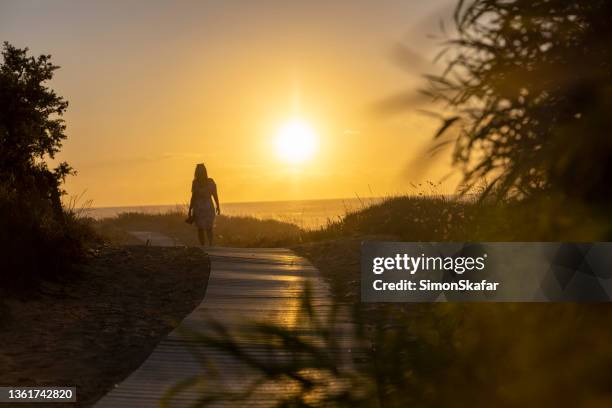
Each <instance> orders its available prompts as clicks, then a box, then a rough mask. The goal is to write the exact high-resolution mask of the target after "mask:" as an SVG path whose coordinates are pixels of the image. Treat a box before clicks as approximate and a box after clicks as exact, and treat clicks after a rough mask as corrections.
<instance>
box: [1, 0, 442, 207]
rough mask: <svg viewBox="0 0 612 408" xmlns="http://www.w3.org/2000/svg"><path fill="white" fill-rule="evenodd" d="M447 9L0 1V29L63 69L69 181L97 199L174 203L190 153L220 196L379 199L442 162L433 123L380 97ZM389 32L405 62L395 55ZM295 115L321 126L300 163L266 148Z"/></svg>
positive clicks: (409, 83)
mask: <svg viewBox="0 0 612 408" xmlns="http://www.w3.org/2000/svg"><path fill="white" fill-rule="evenodd" d="M453 5H454V2H453V1H450V0H429V1H426V2H425V1H423V2H421V1H409V0H393V1H391V0H388V1H373V0H372V1H361V0H352V1H349V0H344V1H271V0H268V1H261V0H257V1H246V0H244V1H233V0H223V1H221V0H218V1H151V0H149V1H90V2H82V1H60V0H53V1H42V0H41V1H23V0H20V1H17V0H15V1H7V0H0V40H3V41H4V40H6V41H9V42H11V43H12V44H14V45H15V46H18V47H25V46H28V47H30V49H31V50H32V52H33V53H36V54H40V53H50V54H52V55H53V58H54V62H55V63H56V64H58V65H60V66H61V67H62V68H61V69H60V70H59V71H57V75H56V78H55V79H54V81H53V83H52V87H53V88H54V89H56V91H57V92H58V93H59V94H60V95H63V96H64V97H65V98H66V99H68V100H69V102H70V107H69V111H68V113H67V115H66V120H67V124H68V131H67V133H68V137H69V139H68V140H67V141H66V143H65V144H64V149H63V152H62V154H61V156H60V158H61V159H62V160H67V161H68V162H69V163H70V164H72V166H73V167H74V168H76V170H77V171H78V175H77V176H76V177H71V178H70V179H69V181H68V183H67V190H68V191H69V193H70V194H71V195H76V194H82V193H84V197H85V198H86V199H91V200H93V203H94V206H115V205H146V204H174V203H184V202H186V201H187V200H188V197H189V188H190V185H191V184H190V183H191V178H192V176H193V168H194V165H195V163H198V162H204V163H206V166H207V168H208V170H209V175H210V176H211V177H213V178H214V179H215V181H216V182H217V184H218V187H219V193H220V198H221V201H225V202H232V201H262V200H291V199H312V198H339V197H355V196H356V195H359V196H371V195H375V196H381V195H387V194H396V193H402V192H410V191H413V188H412V187H411V186H410V182H418V181H420V180H423V179H427V180H432V181H437V180H439V179H440V178H441V177H442V176H444V175H445V174H447V173H448V172H449V166H448V160H447V159H445V158H442V159H441V160H436V161H435V162H432V163H433V165H429V166H425V165H424V164H425V163H427V162H428V161H429V160H422V159H423V155H424V152H425V150H426V146H427V144H428V141H429V140H430V138H431V135H432V134H433V132H434V130H435V128H436V126H437V123H436V122H434V121H433V120H432V119H431V118H429V117H427V116H424V115H422V114H420V113H418V112H417V111H416V110H415V109H412V110H411V109H406V111H405V112H402V113H400V114H395V115H381V114H380V113H376V109H375V106H377V103H379V102H380V101H381V100H384V99H385V98H387V97H389V96H390V95H393V94H396V93H398V92H402V91H411V90H413V91H414V92H416V89H417V88H418V87H419V86H420V84H421V83H422V80H421V79H420V73H423V72H426V71H430V70H432V69H434V68H433V67H431V66H429V65H428V64H427V63H426V62H425V63H424V62H423V61H429V60H431V59H432V57H433V55H434V54H435V52H436V51H437V50H439V48H436V44H438V43H439V41H435V40H431V39H428V38H427V35H428V34H436V33H438V32H439V26H438V20H439V19H440V18H441V17H444V16H446V17H447V16H449V14H450V12H451V11H452V7H453ZM398 44H405V45H406V46H407V47H408V48H409V50H410V52H414V54H415V57H414V64H411V63H410V62H409V63H408V64H406V61H404V64H403V67H400V66H399V65H398V64H397V63H396V62H394V60H393V58H392V57H391V56H392V55H393V50H394V49H396V47H397V46H398ZM406 65H408V66H406ZM292 118H299V119H300V120H301V121H302V122H303V123H306V124H307V125H308V126H309V128H310V129H312V132H313V133H315V134H316V139H317V147H316V149H315V151H314V153H313V154H312V156H311V157H309V158H307V159H305V160H304V161H303V162H301V163H287V162H286V160H283V159H286V158H283V157H282V156H279V154H278V152H277V149H276V148H275V138H276V136H277V133H278V130H279V128H281V127H282V126H283V125H284V124H286V123H287V121H289V120H291V119H292ZM418 159H421V160H418ZM415 160H417V161H416V162H415ZM411 163H412V164H411ZM415 163H417V165H415ZM451 190H452V183H451V182H447V183H446V184H445V185H443V186H441V187H440V189H439V191H440V192H449V191H451Z"/></svg>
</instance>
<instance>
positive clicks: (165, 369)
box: [95, 231, 348, 408]
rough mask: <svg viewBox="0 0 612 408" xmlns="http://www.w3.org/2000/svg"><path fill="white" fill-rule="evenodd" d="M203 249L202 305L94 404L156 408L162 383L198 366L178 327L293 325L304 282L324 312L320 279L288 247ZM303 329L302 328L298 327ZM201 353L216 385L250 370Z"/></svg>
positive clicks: (263, 401)
mask: <svg viewBox="0 0 612 408" xmlns="http://www.w3.org/2000/svg"><path fill="white" fill-rule="evenodd" d="M132 234H133V235H134V236H136V237H138V238H139V239H141V240H143V242H148V245H152V246H156V245H157V246H167V245H174V244H175V242H174V241H173V240H172V239H170V238H168V237H165V236H163V235H162V234H159V233H152V232H144V231H138V232H132ZM206 252H208V253H209V255H210V259H211V274H210V279H209V282H208V287H207V290H206V295H205V297H204V300H203V301H202V303H201V304H200V305H199V306H197V307H196V308H195V309H194V310H193V312H192V313H191V314H189V315H188V316H187V317H186V318H185V319H184V320H183V321H182V322H181V323H180V324H179V326H178V327H177V328H176V329H175V330H174V331H172V332H171V333H170V334H169V335H168V336H167V337H166V338H164V339H163V340H162V341H161V342H160V343H159V344H158V346H157V347H156V348H155V349H154V351H153V352H152V354H151V355H150V356H149V357H148V358H147V360H145V362H144V363H143V364H142V365H141V366H140V368H138V369H137V370H136V371H134V372H133V373H132V374H131V375H129V376H128V377H127V378H126V379H125V380H124V381H122V382H121V383H120V384H118V385H116V387H115V388H114V389H112V390H111V391H110V392H108V393H107V394H106V395H105V396H104V397H103V398H101V399H100V400H99V401H98V402H97V404H96V405H95V406H96V407H99V408H104V407H113V408H117V407H136V406H137V407H157V406H159V401H160V398H161V397H162V395H164V392H165V391H166V390H167V388H168V387H170V386H173V385H175V384H176V383H177V382H179V381H181V380H185V379H186V378H189V377H191V376H194V375H197V374H201V373H202V372H203V369H202V365H201V363H200V362H199V361H198V359H197V358H196V357H195V356H194V353H193V350H194V348H195V349H197V348H198V347H202V346H199V345H198V344H197V343H196V342H195V341H194V340H193V338H190V337H189V336H186V335H185V334H184V331H183V330H182V329H190V330H198V331H201V332H206V331H207V330H210V327H209V326H210V323H209V320H208V317H213V318H214V319H216V320H217V321H220V322H223V323H224V324H225V325H226V326H227V327H228V328H230V330H232V329H235V328H238V327H240V325H242V324H243V323H244V321H245V319H247V320H253V319H255V320H264V319H265V320H266V321H272V322H275V323H277V324H280V325H284V326H290V327H292V328H296V325H299V324H300V322H299V321H298V320H297V319H296V317H297V312H298V310H299V308H300V299H299V295H300V294H301V293H302V290H303V287H304V283H305V281H309V282H310V284H311V288H312V294H313V304H314V306H315V308H316V309H317V310H319V311H326V310H329V306H330V305H331V297H330V294H329V291H328V287H327V284H326V283H325V282H324V281H323V279H322V278H321V277H320V276H319V274H318V271H317V270H316V269H315V268H314V267H313V266H312V265H310V264H309V263H308V262H307V261H306V260H305V259H304V258H301V257H299V256H297V255H295V254H294V253H293V252H292V251H290V250H288V249H276V248H275V249H263V248H257V249H250V248H221V247H219V248H215V247H213V248H207V249H206ZM202 284H205V282H203V283H202ZM143 289H145V288H143ZM347 324H348V323H347ZM297 328H298V329H301V328H300V327H297ZM304 330H309V329H308V328H307V327H304ZM240 341H242V344H241V346H242V347H244V348H245V349H246V350H248V352H252V353H254V354H257V353H260V352H261V351H262V350H263V348H262V347H263V346H264V345H262V344H255V343H253V344H249V343H248V340H240ZM203 351H204V353H205V354H206V356H207V359H211V360H212V361H213V363H214V366H215V368H216V369H217V370H218V372H219V373H220V378H221V380H222V381H223V386H224V387H226V388H228V389H232V390H240V389H244V388H246V384H248V383H249V382H250V381H252V379H253V378H252V376H253V373H252V372H249V371H246V370H245V369H244V366H243V365H242V364H239V363H238V362H237V361H235V360H233V359H232V358H231V357H228V356H227V355H224V354H221V353H218V352H216V351H215V350H208V349H206V350H203ZM284 387H290V385H288V384H274V386H272V387H268V388H267V389H266V388H263V389H262V391H261V392H258V393H257V394H256V395H254V396H253V397H252V398H251V399H250V400H249V401H248V404H247V405H248V406H268V405H270V402H271V401H273V400H274V395H271V394H270V393H272V394H276V393H285V392H288V391H289V390H288V389H285V388H284ZM199 397H202V394H199V393H198V392H196V391H195V390H193V391H191V392H187V391H186V392H184V393H182V394H180V395H179V396H178V397H177V399H176V400H173V404H172V406H189V405H190V404H193V403H194V402H195V401H196V400H197V399H198V398H199ZM235 403H237V402H235V401H234V404H235ZM239 404H240V403H239ZM231 405H232V404H228V405H227V406H231ZM240 405H243V404H240ZM215 406H216V405H215Z"/></svg>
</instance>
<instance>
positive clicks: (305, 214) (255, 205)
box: [83, 197, 382, 229]
mask: <svg viewBox="0 0 612 408" xmlns="http://www.w3.org/2000/svg"><path fill="white" fill-rule="evenodd" d="M381 200H382V198H376V197H367V198H337V199H325V200H296V201H260V202H243V203H223V202H222V203H221V213H222V214H225V215H236V216H240V215H241V216H251V217H255V218H259V219H275V220H279V221H284V222H290V223H293V224H296V225H298V226H300V227H302V228H305V229H318V228H321V227H323V226H325V225H327V223H328V222H330V221H338V220H340V219H342V217H344V216H345V215H346V214H347V213H350V212H354V211H357V210H360V209H362V208H365V207H368V206H370V205H372V204H376V203H378V202H380V201H381ZM176 210H185V211H186V207H185V205H181V204H171V205H142V206H126V207H92V208H88V209H84V210H83V211H84V213H85V214H86V215H88V216H90V217H92V218H95V219H102V218H110V217H115V216H117V215H118V214H120V213H124V212H141V213H146V214H163V213H167V212H172V211H176Z"/></svg>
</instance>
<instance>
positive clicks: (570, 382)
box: [99, 196, 612, 407]
mask: <svg viewBox="0 0 612 408" xmlns="http://www.w3.org/2000/svg"><path fill="white" fill-rule="evenodd" d="M183 216H184V214H180V213H175V214H166V215H157V216H145V215H137V214H126V215H122V216H119V217H117V218H116V219H114V220H112V221H101V222H100V223H99V225H100V226H105V225H106V227H108V226H109V225H115V226H116V225H121V226H126V227H127V226H129V227H130V228H143V229H144V228H159V229H158V230H161V231H162V232H166V233H168V234H169V235H172V234H177V235H176V236H178V234H179V231H182V232H180V234H184V236H185V237H186V239H191V240H193V237H194V235H195V234H194V231H193V228H192V227H190V226H188V225H186V224H185V225H183V224H184V222H183ZM155 225H157V227H155ZM269 226H274V228H275V229H266V228H268V227H269ZM611 226H612V223H611V219H610V216H609V215H608V213H607V212H606V211H605V210H604V209H597V208H592V207H588V206H584V205H580V204H576V203H571V202H568V201H567V200H560V199H558V198H554V197H548V198H534V199H531V200H530V201H508V202H503V203H494V202H486V201H485V202H479V201H475V200H457V199H448V198H446V197H435V196H432V197H412V196H404V197H392V198H388V199H386V200H383V201H382V202H380V203H378V204H375V205H372V206H369V207H366V208H363V209H360V210H358V211H355V212H351V213H347V214H346V216H345V217H344V218H343V219H342V220H339V221H330V222H329V223H328V225H327V226H325V227H324V228H321V229H319V230H315V231H305V230H301V229H299V228H297V227H295V226H291V225H290V224H286V223H279V222H272V223H271V224H269V222H268V221H262V220H256V219H251V218H242V217H237V218H236V217H220V218H219V224H218V225H217V228H218V234H219V238H220V240H221V243H223V244H228V245H232V244H234V245H235V244H239V245H248V246H257V245H260V244H261V245H265V246H267V245H280V246H291V245H293V247H294V249H295V250H296V251H297V252H298V253H300V254H302V255H304V256H306V257H307V258H308V259H309V260H310V261H311V262H312V263H313V264H314V265H315V266H317V267H318V268H319V269H320V271H321V273H322V274H323V275H324V277H325V278H327V279H328V280H329V281H330V283H331V288H332V292H333V295H334V299H335V303H336V304H337V305H339V304H349V305H353V306H354V307H357V309H358V313H357V314H355V315H354V321H355V323H356V326H357V327H358V328H361V329H360V330H358V332H359V333H356V334H355V336H356V337H355V340H356V342H357V344H360V345H361V346H360V350H359V351H360V352H359V353H352V354H351V355H352V358H354V359H355V361H353V362H352V366H353V367H354V370H355V371H354V372H351V373H350V376H349V377H346V376H347V373H346V371H344V370H343V369H341V367H339V366H337V364H339V363H337V362H336V361H335V360H334V359H333V358H332V359H327V360H326V359H324V358H321V356H327V355H329V354H330V350H331V349H330V346H329V345H327V344H326V343H325V341H323V342H319V343H316V342H315V343H308V342H307V339H306V340H305V339H303V338H301V337H300V333H293V332H291V331H290V330H289V329H287V328H283V327H276V326H274V327H272V326H270V325H269V324H268V323H266V322H255V323H254V325H253V326H252V330H251V335H261V336H264V337H266V336H268V337H270V336H271V337H270V341H269V342H267V344H270V348H269V351H270V350H271V351H270V352H272V353H282V352H289V355H293V356H299V355H302V354H303V353H304V350H305V349H304V348H305V347H306V349H307V350H308V352H307V354H306V359H305V360H299V359H298V360H295V359H294V360H291V362H292V364H287V365H282V364H281V365H274V366H270V364H272V363H271V362H274V361H277V360H274V359H267V357H266V356H265V355H264V356H260V359H257V358H255V359H253V356H248V355H245V354H243V352H244V351H245V350H241V349H240V347H239V345H238V344H236V343H235V341H234V340H235V339H232V338H231V337H226V336H225V335H226V334H227V333H226V332H224V331H223V328H222V325H221V326H220V328H219V330H218V333H219V334H221V335H220V336H217V337H214V338H211V337H207V336H205V335H203V334H201V333H200V334H198V333H195V334H193V335H196V336H200V337H199V338H200V340H201V343H202V345H204V346H206V347H213V348H217V349H218V350H219V351H222V352H225V353H227V354H229V355H232V356H234V357H236V358H238V359H239V360H240V361H241V362H242V364H244V365H245V366H248V367H250V368H251V369H255V370H258V371H259V372H260V375H261V381H262V383H261V384H265V383H267V382H269V381H281V380H282V381H284V380H286V379H292V378H293V379H296V378H297V379H298V381H302V382H300V384H301V385H304V384H307V386H306V387H305V388H304V387H302V388H299V387H298V389H299V390H300V392H299V393H298V394H297V395H296V396H295V395H294V396H292V397H291V398H290V399H285V400H282V399H281V400H279V401H278V402H279V406H309V405H308V404H309V403H310V402H311V401H310V399H311V395H312V391H313V390H314V389H316V388H317V387H319V384H318V383H315V384H314V385H313V386H312V387H313V388H309V387H310V383H309V382H308V381H305V380H304V379H303V378H302V377H301V376H303V374H304V373H305V372H311V371H312V370H313V369H314V370H323V371H324V373H325V374H324V375H325V376H330V375H331V376H332V377H333V376H334V375H338V376H339V379H340V380H341V381H349V383H351V382H352V381H357V383H358V384H359V386H355V387H348V389H346V390H344V391H346V393H340V394H337V393H335V394H334V393H332V394H328V395H325V392H327V391H325V390H323V391H320V392H322V393H323V394H322V395H320V396H319V397H320V398H323V399H325V400H326V403H327V405H329V406H339V407H347V406H355V405H356V401H359V402H358V403H357V405H358V406H372V407H403V406H411V405H416V406H423V407H430V406H431V407H435V406H441V405H448V406H468V405H469V406H491V405H496V406H508V407H514V406H542V405H550V404H556V405H560V406H594V407H596V406H607V405H610V404H611V403H612V393H611V392H610V391H609V387H608V386H607V385H608V384H609V383H610V381H612V376H611V374H610V370H609V367H611V366H612V348H611V346H610V344H612V324H610V323H611V321H612V305H611V304H595V305H584V304H524V303H523V304H515V303H495V304H457V303H448V304H420V305H418V304H400V305H397V304H393V305H389V304H373V305H365V306H364V305H359V298H358V293H359V291H358V289H359V273H360V271H359V242H360V241H361V240H362V239H364V238H368V239H382V240H407V241H597V240H609V239H610V237H611V236H612V228H611ZM229 233H233V234H236V236H235V237H229V236H228V235H227V234H229ZM181 236H182V235H181ZM189 236H191V237H192V238H188V237H189ZM188 242H189V241H188ZM191 242H193V241H191ZM304 299H306V300H307V299H308V297H307V296H305V297H304ZM306 303H307V302H306ZM304 307H305V310H306V311H308V310H311V308H312V307H311V306H308V305H307V304H305V306H304ZM334 327H335V322H333V321H330V322H326V323H325V324H324V325H323V326H320V327H319V330H320V331H319V333H320V336H321V337H322V339H323V340H325V339H326V337H325V336H329V334H330V333H331V332H332V331H333V328H334ZM360 336H361V337H360ZM305 342H306V343H305ZM332 354H333V353H332ZM333 355H335V354H333ZM308 356H310V357H308ZM296 358H297V357H296ZM296 361H298V364H294V363H295V362H296ZM192 380H193V379H192ZM306 380H308V378H307V379H306ZM181 384H182V385H183V386H185V384H192V385H193V384H196V382H191V383H189V382H187V383H185V382H183V383H181ZM181 384H179V385H178V386H179V389H178V390H176V391H177V393H178V394H180V392H181V387H180V385H181ZM255 388H256V386H255ZM215 391H216V394H215V395H216V397H215V398H225V397H227V398H230V399H231V398H237V397H240V396H236V395H229V396H228V395H225V396H224V395H223V389H221V388H219V389H216V390H215ZM250 391H252V390H250ZM337 391H338V390H335V391H333V392H337ZM219 392H221V393H219ZM208 396H209V397H212V394H209V395H208ZM213 399H214V398H213ZM210 402H213V401H212V400H211V401H210ZM282 404H285V405H282Z"/></svg>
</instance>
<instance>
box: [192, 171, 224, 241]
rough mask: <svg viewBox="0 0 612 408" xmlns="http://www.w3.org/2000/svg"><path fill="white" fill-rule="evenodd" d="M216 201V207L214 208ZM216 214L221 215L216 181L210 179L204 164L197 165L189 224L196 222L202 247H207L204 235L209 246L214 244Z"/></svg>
mask: <svg viewBox="0 0 612 408" xmlns="http://www.w3.org/2000/svg"><path fill="white" fill-rule="evenodd" d="M213 199H214V200H215V206H216V211H215V207H214V206H213ZM215 212H216V213H217V214H221V208H220V207H219V197H218V195H217V185H216V184H215V181H214V180H213V179H211V178H208V173H207V172H206V167H205V166H204V163H200V164H198V165H196V168H195V175H194V177H193V182H192V183H191V201H190V202H189V214H188V218H187V222H189V223H193V222H195V226H196V227H197V228H198V240H199V241H200V245H206V240H205V239H204V233H206V236H207V237H208V244H209V245H210V246H212V244H213V223H214V221H215Z"/></svg>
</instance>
